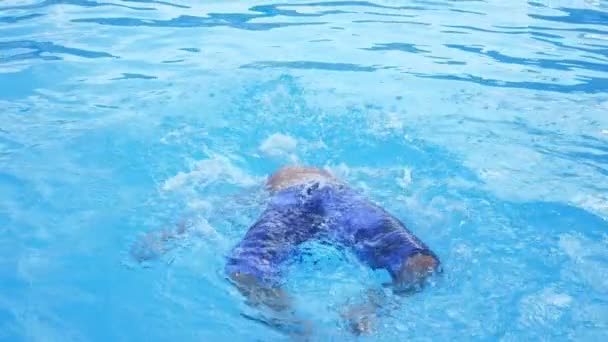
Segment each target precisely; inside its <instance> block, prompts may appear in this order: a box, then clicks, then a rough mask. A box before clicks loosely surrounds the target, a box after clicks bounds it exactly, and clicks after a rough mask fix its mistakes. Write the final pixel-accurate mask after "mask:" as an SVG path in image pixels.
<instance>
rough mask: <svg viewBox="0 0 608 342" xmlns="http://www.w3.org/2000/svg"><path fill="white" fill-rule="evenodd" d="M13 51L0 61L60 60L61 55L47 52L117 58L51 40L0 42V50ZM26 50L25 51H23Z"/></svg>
mask: <svg viewBox="0 0 608 342" xmlns="http://www.w3.org/2000/svg"><path fill="white" fill-rule="evenodd" d="M2 50H5V51H14V50H16V51H14V52H13V53H12V54H10V53H4V54H2V55H0V62H10V61H17V60H26V59H36V58H38V59H43V60H60V59H61V57H59V56H55V55H50V56H49V55H45V54H47V53H49V54H68V55H73V56H78V57H83V58H117V57H116V56H113V55H111V54H109V53H107V52H100V51H89V50H83V49H77V48H70V47H66V46H61V45H57V44H54V43H51V42H37V41H30V40H22V41H12V42H10V41H9V42H0V51H2ZM23 50H27V51H23Z"/></svg>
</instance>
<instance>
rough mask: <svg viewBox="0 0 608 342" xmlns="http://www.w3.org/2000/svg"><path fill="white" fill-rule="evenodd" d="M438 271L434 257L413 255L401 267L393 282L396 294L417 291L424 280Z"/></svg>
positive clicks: (420, 254) (419, 254) (437, 262)
mask: <svg viewBox="0 0 608 342" xmlns="http://www.w3.org/2000/svg"><path fill="white" fill-rule="evenodd" d="M438 269H439V261H438V260H437V258H436V257H434V256H432V255H427V254H422V253H418V254H414V255H412V256H410V257H409V258H407V260H406V261H405V262H404V263H403V265H401V269H400V270H399V274H398V275H397V277H396V279H395V280H394V282H395V285H396V288H395V290H397V291H398V292H411V291H417V290H419V289H420V288H421V287H422V286H423V285H424V282H425V281H426V279H427V278H428V277H429V276H431V275H432V274H433V273H435V272H437V270H438Z"/></svg>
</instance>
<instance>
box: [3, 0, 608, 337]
mask: <svg viewBox="0 0 608 342" xmlns="http://www.w3.org/2000/svg"><path fill="white" fill-rule="evenodd" d="M0 117H1V124H0V340H1V341H30V340H31V341H138V340H143V341H221V340H231V341H275V340H277V341H281V340H288V339H289V338H290V337H288V336H286V335H285V334H283V333H282V332H280V331H277V330H276V329H272V328H270V327H268V326H266V325H264V324H261V323H260V322H256V321H255V319H246V318H244V316H250V317H257V316H256V315H259V314H260V313H259V312H257V311H256V310H255V309H252V308H250V307H248V306H247V305H246V303H245V302H244V300H243V298H242V297H241V296H240V294H239V293H238V292H237V291H236V290H235V289H234V288H233V287H232V286H231V285H230V284H229V283H228V282H227V281H226V280H225V277H224V274H223V272H222V270H223V266H224V261H225V259H224V257H225V255H226V254H227V253H228V251H229V250H230V248H231V247H232V246H233V245H235V244H236V243H237V242H238V241H239V239H240V238H241V237H242V236H243V234H244V233H245V231H246V230H247V228H248V226H249V225H250V224H251V223H252V222H253V221H254V220H255V218H256V217H257V215H258V214H259V213H260V211H261V210H262V209H263V207H264V202H265V199H266V196H267V195H266V194H265V193H264V191H263V188H262V184H263V182H264V179H265V177H266V176H267V175H269V174H270V173H271V172H272V171H273V170H274V169H275V168H277V167H278V166H280V165H283V164H286V163H291V162H300V163H305V164H311V165H317V166H321V167H325V168H326V169H328V170H330V171H332V172H333V173H334V174H336V175H338V176H340V177H342V178H344V179H346V180H347V181H348V182H349V183H350V184H352V185H353V187H355V188H357V189H358V190H360V191H362V192H363V193H365V194H367V195H368V196H369V197H370V198H372V199H373V200H374V201H376V202H378V203H380V204H382V205H383V206H385V207H386V208H387V209H388V210H389V211H391V212H392V213H394V214H395V215H396V216H397V217H399V218H400V219H402V220H403V221H405V222H406V223H407V224H408V226H409V227H410V228H411V230H413V231H414V232H415V233H416V234H417V235H419V236H420V237H421V238H422V239H423V240H424V241H425V242H426V243H427V244H428V245H429V246H431V248H433V250H434V251H435V252H436V253H437V254H438V255H439V257H440V258H441V259H442V262H443V265H444V274H443V275H442V276H441V277H439V278H437V279H435V280H434V281H433V282H432V284H430V285H431V286H429V287H428V288H427V289H426V290H425V291H424V292H422V293H419V294H417V295H415V296H411V297H407V298H391V297H390V294H388V295H389V299H390V302H391V304H390V305H389V307H388V308H386V310H385V312H384V314H383V315H382V317H380V318H379V320H378V322H377V327H376V332H375V333H374V334H372V335H369V336H365V337H361V338H360V339H361V340H369V341H404V340H440V341H443V340H445V341H449V340H469V339H470V340H502V341H520V340H547V341H559V340H579V341H601V340H606V339H608V221H607V220H608V2H606V1H603V0H562V1H560V0H539V1H529V2H525V1H500V0H488V1H481V0H480V1H446V0H437V1H414V0H410V1H388V0H387V1H373V2H368V1H329V2H323V1H321V2H299V1H290V2H289V3H272V2H261V1H217V0H213V1H195V0H179V1H173V0H165V1H153V0H131V1H120V0H98V1H97V0H1V1H0ZM183 217H187V218H188V219H189V220H190V222H192V227H191V228H190V229H188V230H187V231H186V233H185V234H182V235H181V237H180V238H179V239H177V240H174V241H173V242H172V243H171V245H172V246H171V247H172V248H171V249H170V250H168V251H167V253H165V254H163V255H160V254H154V253H151V254H146V255H145V258H143V259H146V260H145V261H144V262H138V261H137V256H138V255H140V256H141V254H138V253H144V252H142V251H138V250H137V248H135V247H134V246H138V245H137V244H138V241H141V239H142V236H144V234H146V233H150V232H154V231H158V230H159V229H162V228H163V227H169V228H167V229H172V228H171V227H172V226H173V225H176V224H178V222H179V220H180V219H181V218H183ZM305 250H306V251H308V252H310V253H305V254H304V255H303V257H302V258H301V260H299V261H297V262H296V264H295V265H293V267H292V269H291V271H290V276H289V279H288V282H287V285H286V286H287V289H288V290H289V292H290V293H291V294H292V295H293V298H294V301H295V307H296V310H297V312H298V314H299V315H300V316H302V317H307V318H308V319H309V320H310V321H311V322H312V326H313V333H312V334H313V335H312V340H318V341H343V340H353V339H355V337H354V336H353V335H351V334H350V333H349V332H348V329H347V328H346V326H345V324H344V323H343V322H342V321H341V319H340V317H339V316H340V314H339V312H340V310H341V309H342V308H343V307H345V306H348V305H349V303H355V302H357V301H360V300H361V298H362V297H363V296H364V293H365V291H366V289H368V288H376V289H377V288H380V284H381V283H382V282H383V281H385V280H386V274H383V273H382V272H372V271H370V270H369V269H367V268H366V267H365V266H363V265H361V264H359V263H357V262H356V261H355V259H354V258H353V256H351V255H349V254H347V253H343V252H341V251H338V250H335V249H333V248H331V247H330V246H326V245H321V244H313V243H311V244H309V245H307V246H305Z"/></svg>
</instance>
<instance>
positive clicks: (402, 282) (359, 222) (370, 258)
mask: <svg viewBox="0 0 608 342" xmlns="http://www.w3.org/2000/svg"><path fill="white" fill-rule="evenodd" d="M268 187H269V189H270V190H271V191H272V192H273V196H272V198H271V200H270V203H269V205H268V207H267V208H266V210H265V211H264V212H263V213H262V214H261V216H260V217H259V219H258V220H257V222H256V223H255V224H254V225H253V226H252V227H251V228H250V229H249V231H248V232H247V234H246V235H245V237H244V238H243V240H242V241H241V242H240V243H239V244H238V245H237V246H236V247H235V248H234V249H233V250H232V252H231V254H230V255H229V256H228V261H227V264H226V272H227V273H228V275H229V276H230V277H231V279H233V280H234V281H235V282H237V285H239V286H240V287H241V288H242V287H243V286H245V287H250V288H251V286H252V284H253V286H255V287H256V288H259V289H276V288H279V287H280V284H281V282H282V281H283V279H284V277H283V275H284V274H283V273H284V267H283V266H284V265H285V263H286V262H287V261H288V260H290V259H291V258H292V257H293V256H294V255H295V254H297V252H298V246H299V245H300V244H301V243H303V242H305V241H308V240H310V239H324V240H326V241H331V242H332V243H335V244H339V245H341V246H343V247H345V248H346V249H348V250H350V251H352V252H353V253H354V254H355V255H356V256H357V257H358V259H359V260H360V261H361V262H363V263H365V264H367V265H369V266H370V267H371V268H373V269H385V270H386V271H388V273H389V274H390V275H391V278H392V280H393V284H394V285H396V287H400V286H406V287H407V286H411V285H414V284H419V283H420V282H421V281H422V280H423V279H424V278H426V276H427V275H428V274H430V273H432V272H433V271H434V270H436V269H437V268H438V266H439V260H438V258H437V257H436V256H435V254H434V253H433V252H432V251H431V250H430V249H429V248H428V247H427V246H426V245H425V244H424V243H423V242H422V241H420V240H419V239H418V238H417V237H416V236H414V234H412V233H411V232H410V231H409V230H408V229H407V228H406V227H405V225H403V223H401V222H400V221H399V220H398V219H396V218H395V217H394V216H392V215H391V214H389V213H388V212H386V211H385V210H384V209H382V208H381V207H379V206H377V205H375V204H373V203H372V202H370V201H369V200H367V199H366V198H364V197H363V196H362V195H360V194H358V193H357V192H356V191H354V190H353V189H351V188H349V187H348V186H347V185H345V184H343V183H341V182H339V181H338V180H336V179H335V178H333V177H332V176H331V175H329V174H328V173H327V172H325V171H323V170H319V169H314V168H301V167H291V168H284V169H281V170H280V171H278V172H277V173H275V174H274V175H273V176H272V177H271V178H270V179H269V182H268Z"/></svg>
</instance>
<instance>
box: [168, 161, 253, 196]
mask: <svg viewBox="0 0 608 342" xmlns="http://www.w3.org/2000/svg"><path fill="white" fill-rule="evenodd" d="M213 182H224V183H229V184H234V185H238V186H252V185H255V184H257V183H258V182H259V180H258V179H257V178H256V177H253V176H251V175H249V174H247V173H246V172H245V171H243V170H242V169H240V168H238V167H237V166H235V165H234V164H233V163H232V161H231V160H230V159H228V158H226V157H225V156H221V155H214V156H212V157H211V158H209V159H205V160H199V161H196V162H194V163H193V165H192V167H191V168H190V171H189V172H179V173H178V174H177V175H175V176H173V177H171V178H169V179H167V180H166V181H165V182H164V183H163V186H162V190H163V191H176V190H179V189H182V188H184V187H189V186H194V185H197V186H205V185H207V184H211V183H213Z"/></svg>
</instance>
